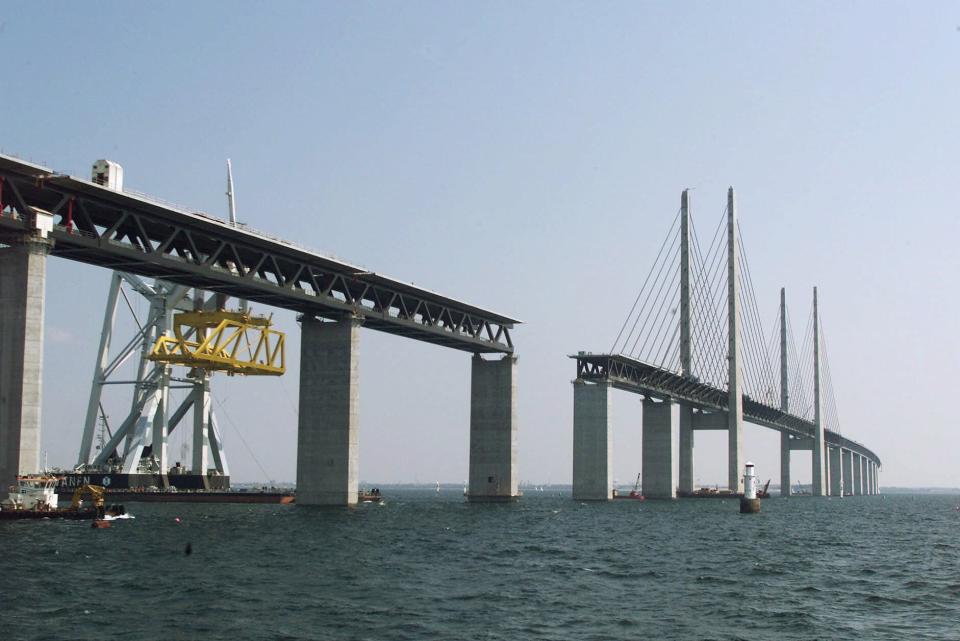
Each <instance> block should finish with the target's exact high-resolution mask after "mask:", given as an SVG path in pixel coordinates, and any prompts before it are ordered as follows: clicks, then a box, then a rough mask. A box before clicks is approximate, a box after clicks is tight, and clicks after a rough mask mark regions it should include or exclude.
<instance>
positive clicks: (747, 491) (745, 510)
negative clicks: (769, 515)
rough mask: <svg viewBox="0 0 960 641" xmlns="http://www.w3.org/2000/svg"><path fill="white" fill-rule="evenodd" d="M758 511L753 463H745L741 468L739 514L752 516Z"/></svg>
mask: <svg viewBox="0 0 960 641" xmlns="http://www.w3.org/2000/svg"><path fill="white" fill-rule="evenodd" d="M759 511H760V499H758V498H757V475H756V474H755V473H754V470H753V463H751V462H749V461H747V464H746V465H745V466H744V468H743V496H742V497H740V514H753V513H755V512H759Z"/></svg>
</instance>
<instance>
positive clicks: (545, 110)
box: [0, 1, 960, 486]
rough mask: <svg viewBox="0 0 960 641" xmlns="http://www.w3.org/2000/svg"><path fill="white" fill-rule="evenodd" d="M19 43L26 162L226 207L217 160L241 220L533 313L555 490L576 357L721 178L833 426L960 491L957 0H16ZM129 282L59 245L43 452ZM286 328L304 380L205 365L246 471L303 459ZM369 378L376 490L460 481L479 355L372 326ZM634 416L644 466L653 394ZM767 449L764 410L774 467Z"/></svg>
mask: <svg viewBox="0 0 960 641" xmlns="http://www.w3.org/2000/svg"><path fill="white" fill-rule="evenodd" d="M0 60H2V61H3V63H4V64H3V74H2V76H0V78H2V79H0V147H2V149H3V151H4V152H6V153H13V154H16V155H20V156H22V157H26V158H30V159H33V160H36V161H38V162H42V163H46V164H48V166H52V167H54V168H56V169H59V170H62V171H66V172H69V173H71V174H74V175H78V176H82V177H87V175H88V173H89V166H90V163H91V162H92V161H93V160H96V159H98V158H104V157H106V158H110V159H113V160H116V161H118V162H120V163H121V164H122V165H123V166H124V168H125V171H126V185H127V186H128V187H130V188H133V189H136V190H139V191H142V192H146V193H149V194H153V195H156V196H159V197H162V198H164V199H167V200H170V201H174V202H179V203H183V204H185V205H188V206H190V207H191V208H196V209H200V210H204V211H207V212H209V213H212V214H217V215H223V216H225V211H226V203H225V198H224V196H223V192H224V190H225V185H224V181H225V177H224V173H225V169H224V162H225V159H226V158H228V157H229V158H231V159H232V160H233V165H234V175H235V179H236V193H237V204H238V210H239V217H240V219H241V220H242V221H245V222H247V223H249V224H250V225H252V226H254V227H256V228H260V229H264V230H268V231H270V232H271V233H273V234H276V235H279V236H283V237H286V238H290V239H293V240H297V241H298V242H301V243H303V244H306V245H309V246H312V247H316V248H318V249H321V250H325V251H328V252H331V253H334V254H336V255H337V256H340V257H342V258H344V259H346V260H348V261H350V262H353V263H359V264H362V265H364V266H366V267H368V268H370V269H373V270H376V271H379V272H381V273H385V274H388V275H390V276H393V277H396V278H399V279H402V280H407V281H413V282H415V283H417V284H418V285H421V286H424V287H427V288H430V289H434V290H437V291H440V292H443V293H446V294H448V295H451V296H455V297H458V298H460V299H462V300H466V301H468V302H471V303H474V304H477V305H480V306H484V307H487V308H490V309H494V310H497V311H501V312H503V313H505V314H508V315H513V316H515V317H518V318H522V319H524V320H525V321H526V324H524V325H523V326H520V327H519V328H518V329H517V330H516V331H515V333H514V341H515V343H516V345H517V346H518V356H519V365H518V366H519V421H520V439H519V465H520V477H521V478H522V479H525V480H526V479H530V480H533V481H536V482H541V483H545V482H569V481H570V479H571V472H572V453H571V450H572V390H571V385H570V381H571V379H572V378H574V376H575V368H574V366H573V362H572V361H570V360H569V359H567V358H566V355H567V354H570V353H574V352H576V351H577V350H581V349H583V350H592V351H604V350H607V349H609V346H610V344H612V342H613V338H614V337H615V336H616V333H617V330H618V329H619V327H620V324H621V322H622V321H623V319H624V317H625V316H626V314H627V311H628V310H629V308H630V304H631V303H632V300H633V297H634V295H635V293H636V291H637V290H638V289H639V287H640V285H641V283H642V279H643V276H644V275H645V274H646V272H647V269H648V267H649V265H650V263H651V261H652V260H653V257H654V255H655V253H656V251H657V249H658V248H659V246H660V243H661V241H662V239H663V236H664V234H665V233H666V231H667V229H668V227H669V226H670V223H671V221H672V218H673V216H674V214H675V212H676V210H677V206H678V204H679V196H680V191H681V190H682V189H683V188H685V187H692V188H694V189H695V190H694V191H693V192H692V194H693V196H692V197H693V207H694V215H695V216H696V217H697V220H698V221H699V226H700V228H701V229H707V228H710V229H712V228H713V225H715V224H716V221H717V217H718V216H719V215H720V214H721V212H722V210H723V207H724V199H725V190H726V187H727V186H728V185H733V186H735V188H736V189H737V194H738V204H739V212H740V220H741V224H742V233H743V236H744V240H745V243H746V246H747V251H748V252H749V256H750V264H751V267H752V270H753V277H754V282H755V285H756V290H757V297H758V299H759V302H760V306H761V308H762V309H761V312H762V313H763V316H764V322H765V323H770V322H771V321H772V319H773V318H774V315H775V312H776V309H777V305H778V295H779V288H780V287H781V286H785V287H786V288H787V298H788V305H789V306H790V308H791V313H792V316H793V318H794V324H795V325H801V327H799V328H797V331H798V332H800V331H802V320H803V319H805V318H806V317H807V314H808V310H809V305H810V297H811V288H812V287H813V285H818V286H819V290H820V300H821V314H822V317H823V321H824V326H825V330H826V332H827V334H828V337H829V341H830V348H831V353H830V355H829V358H830V363H831V366H832V371H833V378H834V383H835V386H836V393H837V397H838V402H839V409H840V417H841V421H842V425H843V432H844V434H846V435H847V436H849V437H851V438H854V439H856V440H859V441H861V442H864V443H865V444H867V445H868V446H869V447H871V448H872V449H873V450H874V451H875V452H877V453H878V455H879V456H880V457H881V458H882V459H883V462H884V470H883V473H882V476H881V483H883V484H887V485H951V486H960V468H958V467H957V465H956V460H957V457H956V451H957V449H956V442H957V441H956V436H955V431H956V429H957V428H958V427H960V426H958V424H957V419H956V418H955V416H956V410H955V407H954V406H955V404H956V398H957V392H956V385H957V383H958V381H960V365H958V357H960V339H958V337H957V333H956V328H957V318H958V312H960V303H958V300H957V296H956V290H957V274H958V267H960V258H958V251H957V247H956V237H957V233H958V231H960V225H958V222H957V215H958V213H960V207H958V205H960V202H958V194H957V188H956V185H957V178H958V176H960V154H958V149H960V145H958V143H960V133H958V132H960V128H958V120H957V114H958V113H960V100H958V98H960V82H958V79H960V5H957V4H956V3H935V2H924V3H917V2H902V3H879V2H862V3H858V2H846V3H835V2H808V3H802V4H801V3H719V2H704V3H667V2H663V3H639V2H625V3H615V2H603V3H599V2H589V3H582V4H581V3H572V2H561V3H516V2H491V3H441V2H435V3H412V2H407V3H362V2H361V3H358V2H350V3H341V4H333V3H313V2H311V3H307V2H304V3H293V2H274V3H260V2H257V3H234V2H231V3H226V2H224V3H214V2H205V3H187V2H183V3H172V2H171V3H153V4H149V5H148V4H146V3H123V2H116V3H104V2H84V3H62V2H49V3H44V2H10V1H6V2H3V3H2V4H0ZM109 277H110V276H109V273H108V272H107V271H105V270H101V269H98V268H93V267H88V266H84V265H81V264H78V263H71V262H67V261H64V260H61V259H51V260H50V261H49V264H48V281H47V316H46V323H47V325H46V328H47V334H46V337H47V344H46V355H45V368H46V369H45V379H44V407H43V430H44V431H43V447H44V448H45V449H46V450H47V451H48V452H49V461H50V463H51V464H58V465H72V463H73V462H74V460H75V457H76V451H77V449H78V445H79V440H80V431H81V425H82V419H83V413H84V410H85V406H86V399H87V395H88V393H89V385H90V377H91V372H92V370H93V365H94V358H95V350H96V342H97V338H98V336H99V331H100V329H99V328H100V323H101V319H102V314H103V305H104V302H105V297H106V292H107V286H108V283H109ZM262 311H267V310H262ZM275 319H276V320H277V324H278V328H279V329H281V330H285V331H287V332H288V365H289V369H288V373H287V375H286V376H285V377H283V378H282V379H253V378H248V379H240V378H238V379H232V380H226V378H225V377H220V378H219V379H217V380H216V381H215V383H214V389H215V393H216V397H217V399H218V403H220V404H222V405H218V408H220V410H221V423H222V424H223V429H224V437H225V440H226V446H227V453H228V456H229V459H230V463H231V467H232V472H233V476H234V478H235V480H241V481H242V480H250V481H253V480H265V479H267V478H270V479H277V480H291V479H293V478H294V476H295V461H296V453H295V448H296V414H295V406H296V394H297V381H298V376H299V374H298V372H299V368H298V362H297V361H298V353H299V340H298V327H297V325H296V323H295V319H294V317H293V315H292V314H290V313H287V312H283V311H279V310H277V311H276V315H275ZM769 329H770V328H769V326H768V327H767V331H769ZM800 338H801V337H800V336H798V337H797V340H798V341H799V340H800ZM360 367H361V390H360V398H361V452H360V456H361V462H360V476H361V479H364V480H366V481H371V482H374V481H378V482H390V481H408V480H409V481H413V480H419V481H421V482H431V483H432V482H433V481H434V480H441V481H453V482H460V481H461V480H462V479H464V478H466V476H467V455H468V442H469V426H468V424H469V385H470V380H469V374H470V357H469V355H468V354H464V353H461V352H456V351H452V350H446V349H443V348H439V347H435V346H430V345H426V344H422V343H418V342H414V341H409V340H406V339H401V338H396V337H392V336H387V335H384V334H379V333H377V332H373V331H364V332H363V333H362V337H361V365H360ZM125 402H129V401H125ZM113 407H114V408H115V409H111V410H110V413H111V415H112V417H113V419H114V420H119V419H120V418H122V416H120V414H122V413H123V407H122V403H121V402H120V401H114V402H113ZM614 411H615V416H614V438H615V447H616V454H615V476H616V478H617V479H618V480H620V481H621V482H624V483H626V482H630V481H632V479H633V478H634V477H635V476H636V474H637V472H638V471H639V464H640V402H639V400H638V399H637V397H635V396H631V395H628V394H625V393H617V394H615V401H614ZM183 436H184V435H182V434H181V435H180V436H179V437H178V436H177V435H176V434H175V435H174V437H173V442H172V447H171V451H172V453H174V454H175V455H176V454H179V452H180V439H182V438H183ZM725 438H726V436H725V435H723V434H721V433H716V434H714V433H709V434H708V435H706V436H703V435H699V434H698V445H697V449H696V459H697V471H696V477H697V479H698V481H699V482H701V483H713V482H720V483H723V482H725V479H726V470H725V465H726V455H725V450H724V443H725ZM778 443H779V436H778V435H777V433H776V432H773V431H770V430H765V429H762V428H758V427H754V426H748V427H747V428H746V431H745V437H744V452H745V455H746V456H747V457H748V458H752V459H753V460H754V461H755V462H756V464H757V466H758V469H759V474H760V476H761V477H763V478H766V477H773V478H774V479H775V480H776V479H778V474H779V472H778V469H779V454H778ZM261 466H262V469H261ZM809 468H810V466H809V454H805V453H796V454H795V455H794V465H793V472H794V478H795V479H799V480H802V481H804V482H809V480H810V471H809Z"/></svg>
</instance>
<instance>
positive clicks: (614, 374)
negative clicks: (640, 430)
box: [570, 353, 880, 465]
mask: <svg viewBox="0 0 960 641" xmlns="http://www.w3.org/2000/svg"><path fill="white" fill-rule="evenodd" d="M570 358H573V359H576V361H577V378H579V379H582V380H585V381H595V382H599V381H608V382H609V383H610V384H611V385H613V386H614V387H616V388H618V389H623V390H626V391H628V392H634V393H636V394H642V395H644V396H650V397H653V398H657V399H664V400H671V401H675V402H683V403H688V404H690V405H692V406H694V407H699V408H701V409H708V410H716V411H724V412H725V411H726V410H727V407H728V393H727V391H726V390H721V389H718V388H716V387H713V386H712V385H708V384H705V383H702V382H700V381H698V380H696V379H693V378H689V377H686V376H681V375H680V374H677V373H676V372H673V371H670V370H665V369H661V368H659V367H655V366H653V365H649V364H647V363H644V362H643V361H639V360H636V359H633V358H630V357H629V356H623V355H622V354H587V353H580V354H576V355H571V356H570ZM743 418H744V420H746V421H749V422H751V423H756V424H757V425H762V426H764V427H769V428H771V429H775V430H777V431H780V432H787V433H789V434H793V435H794V436H797V437H800V438H813V435H814V430H815V426H814V424H813V422H811V421H808V420H807V419H805V418H802V417H800V416H795V415H793V414H790V413H789V412H784V411H783V410H781V409H779V408H775V407H770V406H769V405H765V404H763V403H760V402H758V401H756V400H754V399H752V398H750V397H749V396H747V395H746V394H744V396H743ZM824 440H825V441H826V442H827V443H828V444H830V445H833V446H838V447H842V448H844V449H848V450H851V451H853V452H856V453H858V454H861V455H862V456H866V457H867V458H868V459H870V460H872V461H874V462H875V463H876V464H877V465H880V458H879V457H878V456H877V455H876V454H874V453H873V452H872V451H870V450H869V449H868V448H867V447H865V446H863V445H861V444H860V443H857V442H856V441H853V440H850V439H848V438H846V437H844V436H843V435H841V434H837V433H836V432H833V431H830V430H826V429H825V430H824Z"/></svg>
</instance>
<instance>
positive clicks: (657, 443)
mask: <svg viewBox="0 0 960 641" xmlns="http://www.w3.org/2000/svg"><path fill="white" fill-rule="evenodd" d="M642 459H643V461H642V462H641V468H640V469H641V472H642V475H643V480H642V484H643V495H644V496H645V497H647V498H648V499H675V498H677V483H676V477H675V476H674V473H673V470H674V467H673V403H671V402H669V401H663V402H660V403H658V402H656V401H654V400H652V399H650V398H646V399H644V401H643V455H642Z"/></svg>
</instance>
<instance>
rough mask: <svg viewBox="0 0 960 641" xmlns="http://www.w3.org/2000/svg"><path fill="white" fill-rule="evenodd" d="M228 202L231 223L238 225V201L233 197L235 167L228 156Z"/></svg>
mask: <svg viewBox="0 0 960 641" xmlns="http://www.w3.org/2000/svg"><path fill="white" fill-rule="evenodd" d="M227 203H228V204H229V205H230V224H231V225H233V226H234V227H236V226H237V203H236V201H235V200H234V199H233V167H232V166H231V165H230V159H229V158H227Z"/></svg>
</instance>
